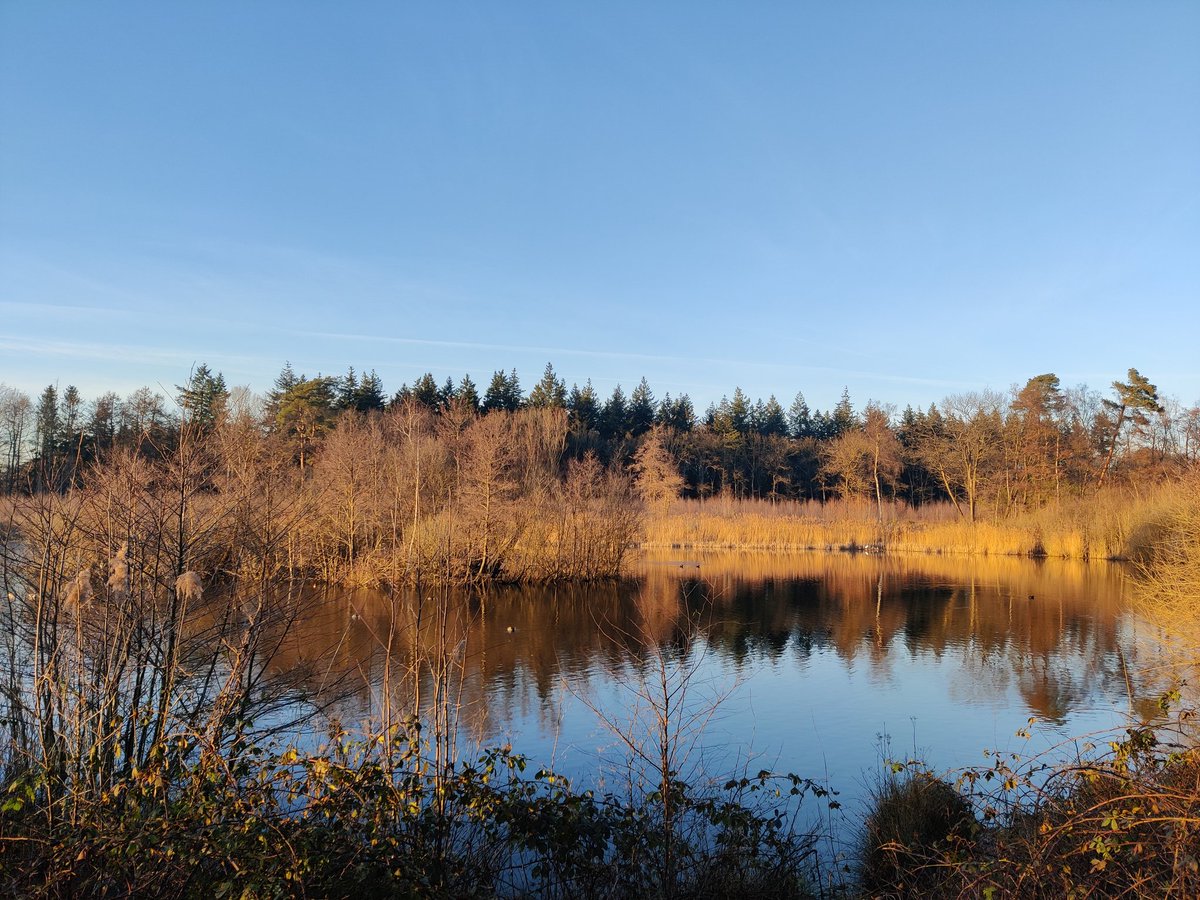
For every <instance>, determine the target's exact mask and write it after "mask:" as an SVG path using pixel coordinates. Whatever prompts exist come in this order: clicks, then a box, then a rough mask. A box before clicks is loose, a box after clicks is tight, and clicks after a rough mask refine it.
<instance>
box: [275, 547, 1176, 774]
mask: <svg viewBox="0 0 1200 900" xmlns="http://www.w3.org/2000/svg"><path fill="white" fill-rule="evenodd" d="M635 575H636V577H634V578H630V579H627V580H624V581H621V582H619V583H608V584H599V585H587V586H559V587H541V588H520V589H518V588H502V589H494V590H490V591H487V592H485V593H477V594H466V593H442V592H438V593H426V594H421V595H417V594H413V593H407V594H401V595H387V594H382V593H376V592H368V591H359V592H353V593H330V594H328V595H323V596H321V597H320V598H319V600H320V602H319V603H316V604H315V605H314V606H313V608H312V611H311V612H309V613H307V614H306V615H305V616H304V617H303V618H301V619H300V620H299V621H297V622H296V623H295V624H294V626H293V627H291V628H290V629H289V630H287V631H286V633H283V634H281V635H280V640H279V646H278V649H277V650H276V651H275V652H274V653H273V655H272V657H271V659H270V661H269V665H268V671H269V672H270V673H273V674H275V675H277V676H280V677H282V676H283V675H285V674H287V675H290V676H293V677H294V676H296V673H301V677H302V679H303V681H304V682H305V683H306V685H307V687H308V689H309V690H310V691H311V692H313V693H314V694H318V695H321V694H324V695H330V692H331V691H332V689H333V686H335V685H336V686H337V692H338V693H337V697H336V704H335V706H336V709H337V711H338V714H339V715H340V716H341V717H342V718H343V720H345V721H354V720H358V719H362V718H364V717H368V716H378V715H379V714H380V712H381V710H382V709H383V708H384V706H385V702H386V703H387V704H390V705H391V708H393V709H410V708H411V706H412V704H413V702H414V696H415V695H416V694H417V693H418V691H420V693H421V696H422V701H421V702H423V703H424V702H427V701H428V698H429V697H431V696H432V695H433V692H434V689H435V687H436V685H435V682H436V678H435V677H434V676H435V675H436V674H438V673H439V672H449V673H451V675H452V678H451V679H450V681H451V682H452V684H451V685H449V687H448V688H447V689H449V690H452V692H453V695H454V701H455V709H456V712H457V715H458V718H459V723H460V725H461V726H462V727H463V728H464V729H465V730H466V732H467V733H468V734H470V735H471V736H472V737H474V738H475V739H476V740H479V741H482V742H488V741H494V740H503V739H505V738H511V739H512V740H513V742H514V744H515V745H516V747H517V749H518V750H521V751H523V752H527V753H529V754H530V755H531V756H534V757H537V758H547V757H548V756H549V755H551V754H557V755H558V756H559V757H560V758H566V759H567V760H568V767H570V765H575V766H576V768H578V769H579V770H585V769H586V768H587V763H586V762H582V761H581V762H578V763H571V762H570V752H571V750H572V748H574V749H580V748H584V747H592V746H595V744H596V738H595V731H596V727H597V726H596V717H595V715H594V714H593V713H592V711H591V710H589V709H586V708H580V704H579V703H578V702H576V699H577V698H578V697H579V696H587V697H589V698H598V699H593V700H592V701H590V702H592V703H594V704H599V705H601V706H605V707H607V706H608V705H610V704H616V705H618V706H619V704H621V703H622V702H627V700H622V694H621V692H620V691H619V690H616V689H615V687H614V686H615V685H617V684H619V683H620V682H621V681H622V680H623V679H626V680H627V679H628V676H629V673H630V672H631V671H635V670H637V668H638V667H639V666H644V665H645V664H646V662H647V660H648V659H650V658H652V657H653V656H654V654H655V653H656V652H658V651H660V650H662V649H663V648H667V649H668V650H669V649H671V648H675V650H676V651H678V652H693V651H692V650H689V648H694V647H695V646H696V645H694V644H691V643H689V641H688V637H689V635H691V634H692V633H693V629H698V633H699V635H700V644H699V646H701V647H702V649H703V652H704V654H705V658H704V669H703V672H704V677H705V678H707V679H710V680H712V681H713V682H715V683H722V684H724V683H728V684H736V685H739V687H738V688H737V690H736V691H735V692H734V695H733V696H732V698H731V699H730V700H729V701H727V702H728V703H729V707H730V708H729V710H728V714H727V715H725V716H723V718H722V720H721V721H722V728H723V729H724V732H723V733H720V734H717V735H716V736H715V737H714V741H717V742H721V743H723V744H728V743H729V742H733V743H737V744H743V745H745V748H746V752H747V753H749V752H751V750H757V751H759V752H761V753H765V754H766V755H768V756H769V757H770V759H771V761H772V763H774V764H779V763H783V764H785V765H786V767H788V768H792V769H794V770H796V771H800V772H801V773H802V774H808V773H810V772H811V771H812V767H813V766H815V765H823V766H825V767H826V768H828V767H829V758H830V756H831V755H834V756H836V757H837V758H838V760H839V762H844V761H849V760H853V761H856V762H857V763H858V764H859V765H869V764H870V763H871V761H872V759H873V754H875V753H876V752H877V751H876V750H875V749H874V744H875V740H876V736H877V735H879V734H880V733H882V732H888V731H898V730H903V731H905V732H908V731H910V730H911V731H912V732H914V734H915V735H916V736H915V737H914V742H915V743H917V744H919V745H921V746H920V749H931V750H932V751H933V754H932V755H933V756H934V757H935V758H938V759H941V760H944V761H945V763H946V764H947V765H961V764H964V763H967V762H976V761H978V751H979V750H981V749H982V748H984V747H988V746H994V745H996V744H997V743H1003V742H1004V741H1006V740H1009V739H1010V738H1011V735H1012V734H1013V731H1014V730H1015V729H1016V728H1018V727H1020V726H1021V725H1024V724H1025V721H1026V719H1027V718H1028V717H1029V716H1036V717H1037V718H1038V719H1040V720H1043V721H1044V722H1046V723H1048V727H1049V728H1050V730H1051V731H1052V732H1053V735H1052V738H1053V739H1056V738H1057V737H1063V736H1067V735H1070V734H1076V733H1082V732H1084V731H1091V730H1093V729H1096V728H1103V727H1108V726H1110V725H1112V724H1114V723H1116V722H1118V721H1120V718H1121V716H1122V714H1123V713H1124V712H1125V711H1128V710H1131V709H1134V708H1136V709H1138V710H1142V711H1145V710H1151V709H1153V703H1152V698H1154V697H1156V696H1157V692H1158V691H1160V690H1161V687H1162V685H1161V684H1159V683H1156V682H1155V681H1153V680H1152V679H1150V680H1147V679H1148V678H1149V677H1148V676H1142V675H1140V674H1139V673H1140V672H1141V671H1142V670H1143V669H1144V668H1145V667H1144V666H1142V665H1141V663H1142V662H1143V660H1142V656H1143V655H1144V654H1147V653H1150V652H1152V648H1150V647H1149V646H1147V645H1144V644H1143V643H1141V642H1139V641H1136V640H1134V631H1133V628H1132V623H1131V619H1130V617H1129V616H1128V614H1127V613H1126V610H1125V606H1124V604H1123V601H1122V590H1123V584H1124V576H1123V573H1122V572H1121V570H1120V569H1119V568H1117V567H1111V566H1106V565H1097V564H1092V565H1085V564H1073V563H1057V562H1031V561H1028V560H1019V559H980V560H960V559H950V558H942V557H937V556H928V557H924V556H913V557H900V558H892V557H882V558H881V557H871V556H851V555H846V554H797V555H776V554H708V555H703V556H699V557H695V556H693V557H689V558H687V559H681V558H678V557H676V558H672V557H670V556H668V555H660V556H651V557H647V558H645V559H643V560H641V561H640V562H639V563H638V566H637V569H636V572H635ZM310 599H311V598H310ZM414 672H419V673H420V676H419V677H418V678H415V679H414V678H413V677H410V676H411V675H412V673H414ZM718 730H719V729H718ZM1052 738H1047V739H1046V740H1047V741H1050V740H1051V739H1052ZM818 745H819V746H818ZM966 756H969V758H960V757H966ZM806 770H807V771H806Z"/></svg>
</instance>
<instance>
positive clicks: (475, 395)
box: [458, 375, 479, 412]
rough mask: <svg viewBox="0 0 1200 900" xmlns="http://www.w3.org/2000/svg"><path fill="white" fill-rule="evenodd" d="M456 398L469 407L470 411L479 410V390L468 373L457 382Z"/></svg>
mask: <svg viewBox="0 0 1200 900" xmlns="http://www.w3.org/2000/svg"><path fill="white" fill-rule="evenodd" d="M458 399H459V402H460V403H465V404H466V405H467V406H468V407H470V409H471V411H472V412H479V390H478V389H477V388H476V387H475V382H474V381H472V380H471V376H470V375H464V376H463V377H462V380H461V381H460V382H459V383H458Z"/></svg>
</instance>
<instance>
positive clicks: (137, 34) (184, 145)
mask: <svg viewBox="0 0 1200 900" xmlns="http://www.w3.org/2000/svg"><path fill="white" fill-rule="evenodd" d="M1198 47H1200V3H1197V2H1195V0H1188V2H1181V3H1160V2H1130V3H1115V2H1081V3H1065V2H1064V3H1052V2H1027V3H1021V2H1005V3H959V2H947V3H916V2H911V3H891V2H886V3H885V2H879V3H821V4H817V3H733V2H730V3H702V2H683V3H643V2H637V3H628V4H622V3H609V2H605V3H595V4H564V3H557V2H554V3H545V4H538V3H495V2H480V3H471V4H466V3H463V4H459V3H445V2H436V3H434V2H431V3H425V4H418V3H392V2H386V3H385V2H381V3H368V2H349V3H336V4H335V3H316V2H311V3H305V2H286V3H283V2H279V3H270V2H253V3H245V2H236V3H218V2H211V0H206V2H203V3H189V4H183V3H161V2H149V3H131V2H107V3H44V2H33V0H29V2H20V0H3V2H0V381H3V382H5V383H7V384H9V385H12V386H16V387H20V388H22V389H24V390H26V391H28V392H30V393H31V394H32V393H35V392H37V391H39V390H40V389H41V387H43V386H44V385H46V384H47V383H50V382H57V383H58V384H59V385H60V386H65V385H66V384H69V383H74V384H76V385H78V386H79V388H80V389H81V390H82V391H83V393H84V395H85V396H88V397H91V396H94V395H96V394H97V393H99V392H101V391H103V390H107V389H114V390H117V391H119V392H122V393H124V392H127V391H129V390H132V389H133V388H136V387H138V386H140V385H143V384H150V385H159V386H162V388H160V389H166V390H168V391H169V390H171V389H172V386H173V385H175V384H177V383H180V382H182V381H184V380H185V379H186V377H187V374H188V370H189V368H190V367H191V366H192V365H193V363H199V362H207V363H208V364H209V365H210V366H211V367H212V368H214V369H220V370H222V371H223V372H224V374H225V376H226V379H227V381H228V382H229V383H230V384H231V385H233V384H248V385H250V386H251V387H253V388H255V389H256V390H265V389H266V388H268V387H269V386H270V384H271V382H272V380H273V379H274V377H275V375H276V374H277V373H278V372H279V369H280V367H281V366H282V365H283V363H284V361H285V360H289V359H290V360H291V362H292V363H293V365H294V366H295V368H296V370H297V371H298V372H299V371H303V372H305V373H307V374H309V375H313V374H315V373H317V372H318V371H320V372H322V373H325V374H340V373H342V372H344V371H345V369H346V367H347V366H349V365H354V366H355V367H356V368H357V369H359V370H362V369H370V368H375V369H376V370H377V371H378V372H379V374H380V375H381V377H382V378H383V380H384V383H385V387H386V388H387V389H388V390H389V392H390V391H393V390H395V389H396V388H397V387H399V385H400V384H401V382H404V381H409V382H411V381H412V380H413V379H414V378H416V377H417V376H419V375H420V374H421V373H422V372H424V371H426V370H429V371H432V372H433V374H434V375H435V376H436V377H437V378H438V380H439V381H441V380H444V378H445V377H446V376H447V375H451V376H453V377H454V379H455V380H456V381H457V379H458V378H459V377H460V376H461V375H462V374H463V373H464V372H470V373H471V375H472V376H473V377H474V378H475V380H476V381H477V382H478V383H481V384H486V382H487V380H488V379H489V377H490V375H491V372H492V371H493V370H494V369H497V368H501V367H503V368H505V369H507V368H510V367H514V366H515V367H516V368H517V370H518V372H519V373H520V375H521V377H522V383H523V385H524V386H525V387H526V389H528V388H529V387H530V386H531V385H532V384H533V382H534V381H535V380H536V379H537V378H538V377H539V376H540V374H541V371H542V368H543V367H544V366H545V364H546V362H547V361H552V362H553V363H554V365H555V367H556V369H557V370H558V372H559V373H560V375H562V376H563V377H565V378H566V380H567V383H568V385H569V384H570V383H571V382H572V381H580V382H582V381H583V380H584V379H585V378H588V377H591V378H592V379H593V380H594V382H595V384H596V386H597V388H598V389H599V390H601V391H602V392H604V393H607V392H608V391H611V389H612V387H613V386H614V385H615V384H616V383H617V382H620V383H622V384H623V385H624V386H625V388H626V391H628V390H629V389H631V388H632V387H633V386H634V385H635V384H636V382H637V381H638V379H639V378H640V377H641V376H643V375H645V376H646V377H647V378H648V379H649V381H650V384H651V387H652V388H653V389H654V391H655V394H656V395H657V396H659V397H661V396H662V395H663V394H664V393H666V392H668V391H669V392H671V393H672V394H677V393H679V392H680V391H688V392H690V393H691V395H692V397H693V399H694V400H695V401H696V403H697V406H698V407H700V408H703V406H704V405H705V404H707V403H708V402H709V401H711V400H716V399H719V398H720V396H721V395H722V394H726V393H731V392H732V390H733V387H734V386H735V385H740V386H741V387H742V388H743V389H744V390H746V392H747V393H749V394H750V395H751V396H752V397H755V396H764V397H765V396H766V395H767V394H769V393H772V392H773V393H775V394H777V395H778V396H779V398H780V399H781V400H782V401H783V402H784V404H785V405H786V404H787V403H788V402H789V401H790V400H791V398H792V396H794V394H795V392H796V391H797V390H803V391H804V393H805V395H806V396H807V398H808V400H809V402H810V404H811V405H813V406H817V407H821V408H827V407H829V406H832V405H833V404H834V403H835V402H836V400H837V398H838V395H839V394H840V393H841V390H842V387H843V385H846V386H848V387H849V389H850V392H851V396H852V398H853V399H854V400H855V405H856V406H858V407H861V405H862V404H863V403H864V402H865V401H866V400H867V399H868V398H875V399H878V400H881V401H884V402H891V403H896V404H899V405H900V406H903V405H904V404H905V403H908V402H912V403H913V404H914V405H916V404H921V405H924V404H927V403H929V402H930V401H934V400H937V399H939V398H941V397H942V396H943V395H945V394H947V393H954V392H959V391H963V390H971V389H976V388H982V387H992V388H996V389H1001V390H1003V389H1007V388H1008V386H1009V385H1010V384H1012V383H1014V382H1023V381H1024V380H1025V379H1027V378H1029V377H1030V376H1033V375H1036V374H1039V373H1042V372H1047V371H1052V372H1055V373H1057V374H1058V375H1059V376H1060V377H1061V378H1062V380H1063V382H1064V383H1065V384H1075V383H1078V382H1087V383H1089V384H1091V385H1092V386H1094V387H1097V388H1102V389H1106V388H1107V386H1108V383H1109V382H1111V381H1112V380H1113V379H1114V378H1123V377H1124V373H1125V370H1126V369H1127V368H1129V367H1130V366H1135V367H1137V368H1139V369H1140V370H1141V371H1142V373H1143V374H1145V375H1146V376H1148V377H1149V378H1150V380H1151V381H1154V382H1156V383H1157V384H1158V385H1159V387H1160V388H1161V389H1162V390H1163V391H1164V392H1165V393H1167V394H1172V395H1175V396H1177V397H1178V398H1179V399H1181V400H1182V401H1184V402H1185V403H1189V404H1190V403H1195V402H1197V400H1200V51H1198V49H1197V48H1198Z"/></svg>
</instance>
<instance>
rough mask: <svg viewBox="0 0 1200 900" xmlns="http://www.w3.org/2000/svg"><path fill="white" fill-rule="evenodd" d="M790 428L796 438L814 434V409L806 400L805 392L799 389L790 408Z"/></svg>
mask: <svg viewBox="0 0 1200 900" xmlns="http://www.w3.org/2000/svg"><path fill="white" fill-rule="evenodd" d="M788 430H789V431H790V432H791V435H792V437H794V438H796V439H799V438H806V437H812V436H813V419H812V411H811V410H809V408H808V404H807V403H806V402H805V400H804V394H802V393H800V392H799V391H797V392H796V399H795V400H793V401H792V405H791V408H790V409H789V410H788Z"/></svg>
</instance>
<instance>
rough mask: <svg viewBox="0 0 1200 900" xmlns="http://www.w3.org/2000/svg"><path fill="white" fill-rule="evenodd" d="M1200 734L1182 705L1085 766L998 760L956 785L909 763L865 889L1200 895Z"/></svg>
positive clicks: (885, 795) (875, 819)
mask: <svg viewBox="0 0 1200 900" xmlns="http://www.w3.org/2000/svg"><path fill="white" fill-rule="evenodd" d="M1175 699H1177V696H1176V695H1172V696H1168V697H1164V698H1163V701H1162V705H1163V707H1164V709H1165V708H1166V707H1168V706H1169V705H1170V703H1171V702H1173V700H1175ZM1022 733H1023V734H1025V735H1026V736H1028V734H1027V732H1024V731H1023V732H1022ZM1194 734H1195V731H1194V712H1192V711H1183V712H1181V713H1180V714H1179V715H1178V716H1177V717H1176V718H1175V720H1174V721H1173V722H1172V723H1170V725H1163V726H1160V727H1159V728H1153V727H1149V726H1140V727H1130V728H1129V729H1128V730H1127V732H1126V734H1125V737H1124V738H1123V739H1121V740H1113V741H1111V742H1109V743H1108V744H1107V753H1105V754H1104V755H1102V756H1098V757H1096V758H1091V759H1089V758H1084V759H1080V760H1078V761H1077V762H1075V763H1070V764H1065V765H1051V764H1048V763H1046V762H1044V761H1042V760H1039V759H1037V758H1033V759H1028V760H1023V759H1021V758H1019V757H1017V756H1016V755H1007V754H994V755H993V760H994V762H993V765H992V767H991V768H988V769H982V770H980V769H967V770H964V771H963V772H962V773H961V774H960V775H959V777H958V781H957V789H956V788H955V787H954V786H952V785H951V784H950V783H949V782H948V781H946V780H944V779H939V778H937V777H936V776H934V775H932V774H931V773H929V772H928V771H926V770H925V769H924V767H923V766H922V765H921V764H920V763H919V762H909V763H897V764H895V769H896V770H897V771H899V772H901V773H902V774H901V775H899V777H896V778H893V779H891V780H889V781H887V782H885V783H884V785H883V787H882V789H881V790H880V791H879V792H878V794H877V796H876V798H875V801H874V805H873V807H872V809H871V811H870V813H869V815H868V817H867V820H866V826H865V828H864V843H863V859H864V865H863V887H864V889H866V890H867V891H868V892H869V893H870V895H872V896H881V895H882V896H893V897H946V898H951V897H953V898H960V897H985V898H999V897H1022V898H1024V897H1031V898H1039V897H1045V898H1061V897H1120V896H1137V897H1172V898H1174V897H1178V898H1190V897H1196V896H1200V751H1197V749H1196V748H1195V746H1194ZM1167 735H1173V736H1174V737H1175V738H1176V740H1175V742H1173V743H1166V742H1165V741H1164V739H1165V738H1166V736H1167ZM1088 749H1089V745H1084V750H1085V751H1087V750H1088ZM1093 749H1094V748H1093ZM959 791H962V793H959ZM972 810H974V813H975V814H977V815H978V818H976V815H973V814H972Z"/></svg>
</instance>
